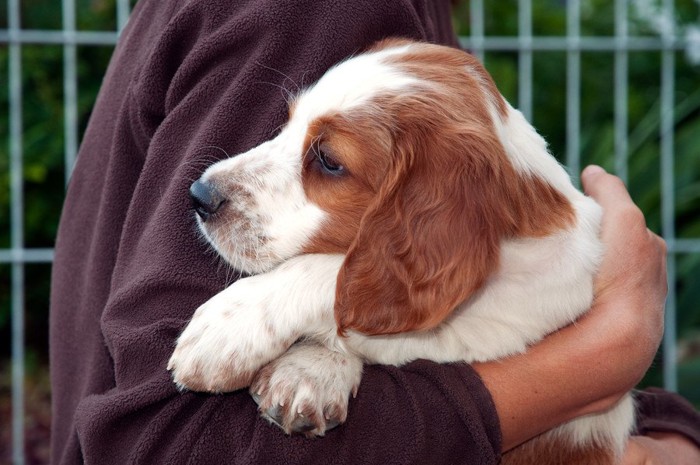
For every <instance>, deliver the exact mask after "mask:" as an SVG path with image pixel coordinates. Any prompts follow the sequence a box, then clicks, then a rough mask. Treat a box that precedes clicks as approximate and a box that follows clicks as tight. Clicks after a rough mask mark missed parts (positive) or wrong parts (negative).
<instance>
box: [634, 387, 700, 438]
mask: <svg viewBox="0 0 700 465" xmlns="http://www.w3.org/2000/svg"><path fill="white" fill-rule="evenodd" d="M635 402H636V404H637V431H636V434H639V435H646V434H649V433H651V432H663V433H677V434H682V435H684V436H685V437H687V438H688V439H690V440H691V441H693V442H694V443H695V445H697V446H698V448H700V412H698V411H697V410H696V409H695V408H693V406H692V405H691V404H690V402H688V401H687V400H685V399H684V398H682V397H681V396H679V395H678V394H674V393H672V392H667V391H664V390H661V389H658V388H649V389H646V390H644V391H641V392H636V393H635Z"/></svg>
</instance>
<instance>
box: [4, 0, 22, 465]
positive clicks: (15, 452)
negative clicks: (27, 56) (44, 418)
mask: <svg viewBox="0 0 700 465" xmlns="http://www.w3.org/2000/svg"><path fill="white" fill-rule="evenodd" d="M7 12H8V27H9V34H10V37H11V40H10V44H9V53H10V56H9V60H10V63H9V74H10V75H9V93H10V96H9V100H10V199H11V202H10V203H11V205H10V217H11V223H10V228H11V229H10V237H11V247H12V253H13V254H14V256H15V257H14V260H13V262H12V462H13V463H14V464H15V465H24V463H25V456H24V263H23V262H22V261H21V260H20V255H21V251H22V249H23V246H24V215H23V211H24V193H23V180H22V178H23V175H22V173H23V171H24V170H23V166H22V46H21V43H20V40H19V32H20V28H21V27H22V26H21V21H20V7H19V0H8V5H7Z"/></svg>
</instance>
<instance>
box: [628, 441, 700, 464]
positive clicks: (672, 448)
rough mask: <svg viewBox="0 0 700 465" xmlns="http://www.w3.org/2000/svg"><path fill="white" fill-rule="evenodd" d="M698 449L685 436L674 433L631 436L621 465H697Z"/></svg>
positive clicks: (699, 451)
mask: <svg viewBox="0 0 700 465" xmlns="http://www.w3.org/2000/svg"><path fill="white" fill-rule="evenodd" d="M698 463H700V448H698V446H697V445H695V443H693V442H692V441H690V440H689V439H687V438H686V437H685V436H682V435H680V434H674V433H651V434H650V435H649V436H632V437H631V438H630V440H629V442H628V443H627V448H626V449H625V453H624V456H623V457H622V462H621V465H697V464H698Z"/></svg>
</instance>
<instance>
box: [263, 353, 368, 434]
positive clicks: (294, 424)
mask: <svg viewBox="0 0 700 465" xmlns="http://www.w3.org/2000/svg"><path fill="white" fill-rule="evenodd" d="M361 376H362V361H361V360H360V359H359V358H357V357H355V356H352V355H347V354H341V353H338V352H335V351H332V350H330V349H328V348H326V347H324V346H321V345H318V344H315V343H313V342H299V343H297V344H295V345H293V346H292V347H291V348H290V349H289V350H288V351H287V352H286V353H285V354H284V355H282V356H281V357H280V358H278V359H276V360H274V361H272V362H270V363H269V364H268V365H266V366H265V367H264V368H263V369H262V370H260V371H259V372H258V373H257V375H256V377H255V379H254V380H253V384H252V386H251V388H250V393H251V395H252V396H253V399H254V400H255V402H257V404H258V408H259V411H260V414H261V415H262V417H263V418H265V419H267V420H268V421H270V422H271V423H273V424H275V425H277V426H279V427H280V428H282V429H283V430H284V431H285V432H286V433H287V434H291V433H301V434H304V435H306V436H308V437H313V436H323V435H324V434H325V432H326V431H328V430H330V429H332V428H334V427H336V426H337V425H339V424H341V423H343V422H345V419H346V418H347V414H348V401H349V398H350V395H351V394H352V395H353V396H354V395H355V394H356V393H357V388H358V386H359V384H360V379H361Z"/></svg>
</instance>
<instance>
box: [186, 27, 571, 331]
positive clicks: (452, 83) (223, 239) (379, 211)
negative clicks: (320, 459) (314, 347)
mask: <svg viewBox="0 0 700 465" xmlns="http://www.w3.org/2000/svg"><path fill="white" fill-rule="evenodd" d="M570 188H571V187H570V183H569V180H568V177H567V176H566V174H565V173H564V171H563V170H562V169H561V168H560V167H559V165H558V164H557V163H556V161H555V160H554V159H553V158H552V157H551V156H550V155H549V154H548V153H547V150H546V146H545V143H544V141H543V140H542V138H541V137H539V136H538V135H537V133H536V132H535V131H534V129H532V127H531V126H530V125H529V124H527V123H526V122H525V120H524V119H523V117H522V115H520V113H519V112H517V111H516V110H513V109H512V108H511V107H510V105H508V104H507V103H506V102H505V100H504V99H503V98H502V96H501V95H500V93H499V92H498V90H497V89H496V87H495V85H494V83H493V81H492V80H491V78H490V77H489V75H488V74H487V73H486V71H485V70H484V69H483V68H482V66H481V65H480V64H479V63H478V61H477V60H476V59H474V58H473V57H472V56H470V55H469V54H467V53H464V52H461V51H459V50H455V49H452V48H447V47H441V46H435V45H428V44H421V43H413V42H406V41H396V40H390V41H384V42H381V43H379V44H377V45H376V46H375V47H374V48H372V49H371V50H369V51H368V52H367V53H364V54H361V55H358V56H356V57H353V58H351V59H349V60H347V61H345V62H343V63H341V64H339V65H337V66H336V67H334V68H332V69H331V70H329V71H328V72H327V73H326V74H325V75H324V76H323V77H322V78H321V79H320V80H319V81H318V82H317V83H316V84H315V85H314V86H313V87H311V88H309V89H307V90H306V91H304V92H302V93H301V94H299V95H298V96H297V97H296V99H295V100H294V101H293V102H292V104H291V106H290V111H289V121H288V123H287V125H286V126H285V127H284V129H283V130H282V131H281V133H280V134H279V135H278V136H277V137H275V138H274V139H272V140H270V141H268V142H265V143H263V144H262V145H260V146H258V147H255V148H253V149H251V150H250V151H248V152H246V153H244V154H241V155H238V156H236V157H233V158H230V159H227V160H224V161H221V162H219V163H216V164H215V165H213V166H211V167H210V168H209V169H208V170H207V171H206V172H205V173H204V174H203V175H202V177H201V178H200V180H199V181H197V182H195V184H193V186H192V188H191V193H192V196H193V199H194V200H195V205H196V209H197V211H198V213H199V217H200V225H201V228H202V230H203V232H204V233H205V235H206V236H207V238H208V239H209V240H210V242H211V243H212V244H213V246H214V247H215V248H216V250H217V251H218V252H219V253H220V254H221V255H222V256H223V257H224V258H225V259H227V260H228V261H229V262H230V263H231V264H232V265H233V266H234V267H236V268H239V269H240V270H242V271H245V272H249V273H259V272H263V271H266V270H269V269H271V268H273V267H274V266H276V265H277V264H279V263H280V262H282V261H284V260H286V259H288V258H291V257H293V256H295V255H298V254H302V253H341V254H345V255H346V259H345V262H344V265H343V267H342V269H341V271H340V274H339V276H338V283H337V290H336V303H335V312H336V320H337V323H338V327H339V330H340V331H345V330H348V329H352V330H357V331H360V332H364V333H367V334H387V333H396V332H403V331H410V330H420V329H429V328H432V327H435V326H436V325H438V324H439V323H440V322H442V321H443V320H444V319H445V318H446V317H447V316H448V315H449V314H450V312H451V311H452V310H453V309H454V308H455V307H456V306H457V305H458V304H459V303H460V302H462V301H465V300H466V299H468V298H469V296H470V295H472V294H473V293H474V292H475V291H477V290H478V289H479V288H481V287H482V286H483V284H484V283H485V282H486V281H487V280H488V279H489V277H490V276H491V275H492V273H493V272H494V271H495V270H496V269H497V268H498V263H499V248H500V246H501V244H502V242H503V241H504V240H511V239H512V240H517V239H518V238H524V237H537V236H544V235H548V234H550V233H553V232H555V231H557V230H561V229H564V228H567V227H569V226H570V225H571V224H572V223H573V222H574V213H573V208H572V205H571V203H570V201H569V200H568V198H567V194H566V192H567V189H570ZM308 285H309V286H313V285H314V283H308Z"/></svg>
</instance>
